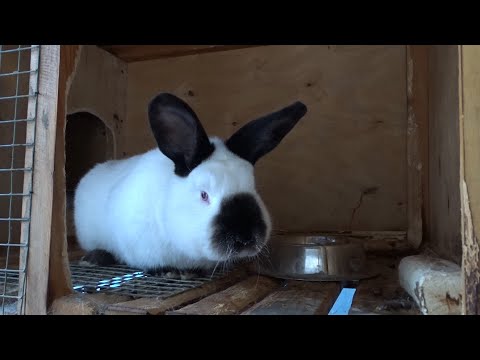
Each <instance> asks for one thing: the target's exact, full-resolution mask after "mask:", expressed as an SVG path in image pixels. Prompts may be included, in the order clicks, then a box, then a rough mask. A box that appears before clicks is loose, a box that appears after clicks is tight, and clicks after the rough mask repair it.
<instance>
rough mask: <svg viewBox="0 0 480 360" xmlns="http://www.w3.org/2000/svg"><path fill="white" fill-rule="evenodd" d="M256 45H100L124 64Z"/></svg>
mask: <svg viewBox="0 0 480 360" xmlns="http://www.w3.org/2000/svg"><path fill="white" fill-rule="evenodd" d="M251 46H258V45H100V46H99V47H100V48H102V49H104V50H106V51H108V52H109V53H111V54H113V55H115V56H117V57H119V58H120V59H122V60H123V61H126V62H134V61H144V60H153V59H161V58H168V57H175V56H185V55H193V54H203V53H207V52H214V51H226V50H234V49H242V48H246V47H251Z"/></svg>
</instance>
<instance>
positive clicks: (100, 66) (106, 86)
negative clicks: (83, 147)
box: [67, 45, 127, 158]
mask: <svg viewBox="0 0 480 360" xmlns="http://www.w3.org/2000/svg"><path fill="white" fill-rule="evenodd" d="M126 109H127V66H126V64H125V63H124V62H123V61H121V60H119V59H118V58H116V57H115V56H113V55H111V54H109V53H108V52H106V51H104V50H102V49H100V48H98V47H97V46H93V45H86V46H83V49H82V53H81V55H80V58H79V63H78V66H77V70H76V72H75V75H74V77H73V79H72V85H71V87H70V90H69V92H68V98H67V115H70V114H74V113H78V112H84V111H86V112H89V113H91V114H93V115H95V116H96V117H97V118H99V119H100V120H101V121H103V122H104V123H105V125H106V127H107V128H108V130H109V131H110V132H111V134H112V138H113V139H112V140H111V141H112V142H113V143H112V144H108V146H109V147H113V151H112V154H113V155H112V156H113V158H116V157H117V156H118V153H117V144H118V146H119V147H124V145H123V144H122V143H121V141H120V140H119V139H118V134H119V133H120V132H121V131H122V127H123V126H124V122H125V120H126V112H127V110H126ZM126 136H127V135H126ZM67 141H68V139H67Z"/></svg>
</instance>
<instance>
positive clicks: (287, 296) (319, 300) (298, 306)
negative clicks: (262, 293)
mask: <svg viewBox="0 0 480 360" xmlns="http://www.w3.org/2000/svg"><path fill="white" fill-rule="evenodd" d="M339 291H340V287H339V286H338V284H337V283H333V282H331V283H317V282H306V281H288V282H287V283H286V285H285V286H284V287H282V288H281V289H280V290H277V291H275V292H273V293H271V294H270V295H268V296H267V297H266V298H264V299H263V300H261V301H260V302H258V303H257V304H255V305H253V306H252V307H251V308H249V309H247V310H246V311H244V312H243V313H242V315H325V314H327V313H328V311H329V309H330V308H331V306H332V305H333V303H334V301H335V298H336V297H337V295H338V292H339Z"/></svg>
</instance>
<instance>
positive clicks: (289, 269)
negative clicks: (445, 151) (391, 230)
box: [257, 235, 376, 281]
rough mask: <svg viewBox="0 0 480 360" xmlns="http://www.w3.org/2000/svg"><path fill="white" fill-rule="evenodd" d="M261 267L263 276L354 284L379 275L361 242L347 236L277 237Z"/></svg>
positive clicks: (270, 244)
mask: <svg viewBox="0 0 480 360" xmlns="http://www.w3.org/2000/svg"><path fill="white" fill-rule="evenodd" d="M264 254H266V255H265V256H263V257H262V258H261V259H260V261H259V263H258V265H257V271H258V272H259V273H260V274H262V275H267V276H272V277H277V278H282V279H295V280H308V281H354V280H360V279H365V278H369V277H372V276H375V275H376V274H375V273H374V272H373V271H372V270H371V269H370V268H369V266H368V265H369V264H368V262H367V257H366V254H365V249H364V247H363V244H362V242H360V241H359V240H358V239H354V238H349V237H348V236H333V235H275V236H272V239H271V240H270V241H269V244H268V245H267V251H265V252H264Z"/></svg>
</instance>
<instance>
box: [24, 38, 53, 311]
mask: <svg viewBox="0 0 480 360" xmlns="http://www.w3.org/2000/svg"><path fill="white" fill-rule="evenodd" d="M39 61H40V47H39V46H38V45H36V46H35V47H34V48H33V49H32V50H31V52H30V71H32V73H31V74H30V78H29V93H30V94H33V93H35V92H37V91H39V87H38V80H39V76H38V74H39V70H40V64H39ZM27 118H28V119H37V120H38V118H37V97H36V96H31V97H29V99H28V108H27ZM35 123H36V122H33V121H32V122H28V123H27V127H26V135H25V143H26V144H34V143H35ZM34 150H35V147H33V146H30V147H27V148H26V149H25V163H24V167H25V168H33V155H34ZM32 192H33V175H32V173H26V174H25V175H24V178H23V193H24V194H30V193H32ZM31 202H32V197H31V196H25V197H23V199H22V218H24V219H27V218H29V217H30V215H31ZM29 236H30V222H26V221H24V222H22V227H21V235H20V243H21V244H23V245H24V246H25V247H22V248H20V254H19V269H20V273H19V280H18V296H19V298H20V299H22V301H18V302H17V314H24V312H25V306H26V301H25V290H26V271H25V270H26V269H27V257H28V249H29V247H28V243H29ZM47 273H48V269H47ZM47 276H48V275H47Z"/></svg>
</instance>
